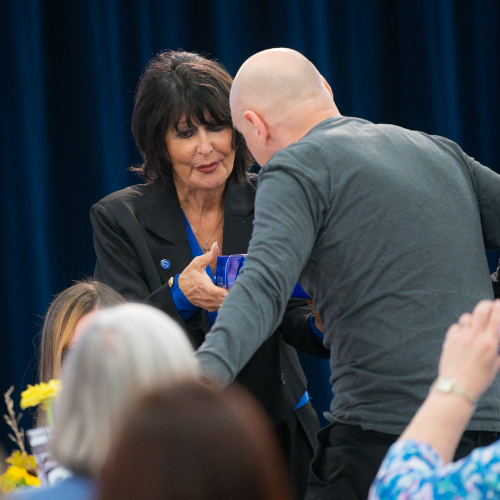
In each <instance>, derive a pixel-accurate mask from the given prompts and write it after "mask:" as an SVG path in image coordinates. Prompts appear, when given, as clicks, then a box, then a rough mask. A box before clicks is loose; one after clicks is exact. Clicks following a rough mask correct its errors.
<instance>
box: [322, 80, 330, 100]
mask: <svg viewBox="0 0 500 500" xmlns="http://www.w3.org/2000/svg"><path fill="white" fill-rule="evenodd" d="M321 78H323V85H324V86H325V87H326V90H328V92H329V93H330V95H331V96H332V99H333V91H332V87H330V84H329V83H328V82H327V81H326V80H325V78H324V77H323V76H321Z"/></svg>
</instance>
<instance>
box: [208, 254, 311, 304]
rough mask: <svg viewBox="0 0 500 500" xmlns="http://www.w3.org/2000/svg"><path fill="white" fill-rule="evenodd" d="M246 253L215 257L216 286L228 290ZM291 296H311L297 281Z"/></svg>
mask: <svg viewBox="0 0 500 500" xmlns="http://www.w3.org/2000/svg"><path fill="white" fill-rule="evenodd" d="M245 259H246V254H234V255H219V256H218V257H217V270H216V275H215V279H216V281H217V286H220V287H221V288H225V289H226V290H230V289H231V288H232V286H233V285H234V282H235V281H236V278H237V277H238V274H239V272H240V269H241V268H242V267H243V264H244V263H245ZM292 297H294V298H297V299H310V298H311V297H310V296H309V295H308V294H307V293H306V292H305V291H304V289H303V288H302V287H301V286H300V285H299V284H298V283H297V284H296V285H295V288H294V289H293V292H292Z"/></svg>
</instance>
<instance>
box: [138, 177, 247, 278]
mask: <svg viewBox="0 0 500 500" xmlns="http://www.w3.org/2000/svg"><path fill="white" fill-rule="evenodd" d="M254 201H255V187H254V186H253V185H252V184H250V183H246V184H243V185H236V184H228V185H227V188H226V192H225V197H224V238H223V248H222V252H223V253H224V255H232V254H237V253H246V252H247V249H248V243H249V242H250V238H251V237H252V231H253V218H254ZM145 229H146V233H147V240H148V246H149V249H150V251H151V255H152V257H153V260H154V264H155V266H156V268H157V269H158V273H159V275H160V278H161V281H162V283H166V282H167V281H168V280H169V279H170V277H172V276H175V275H176V274H180V273H181V272H182V271H183V270H184V269H185V268H186V267H187V266H188V265H189V263H190V262H191V261H192V259H193V258H192V256H191V248H190V247H189V242H188V239H187V234H186V227H185V224H184V217H183V215H182V210H181V208H180V205H179V201H178V198H177V193H176V191H175V188H174V187H173V186H171V187H170V188H168V189H167V190H164V191H160V190H158V189H154V188H151V196H150V202H149V212H148V216H147V221H146V225H145ZM162 261H163V262H164V261H168V264H165V263H164V266H166V265H168V266H169V267H168V268H167V269H164V267H162V264H161V263H162Z"/></svg>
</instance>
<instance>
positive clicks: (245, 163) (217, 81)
mask: <svg viewBox="0 0 500 500" xmlns="http://www.w3.org/2000/svg"><path fill="white" fill-rule="evenodd" d="M231 84H232V79H231V77H230V75H229V74H228V73H227V71H226V70H225V69H224V68H223V67H222V66H221V65H220V64H219V63H217V62H215V61H210V60H208V59H206V58H204V57H202V56H200V55H198V54H193V53H189V52H163V53H161V54H159V55H157V56H156V57H155V59H153V60H152V61H151V62H150V63H149V64H148V66H147V68H146V70H145V72H144V74H143V76H142V77H141V80H140V82H139V86H138V89H137V93H136V98H135V106H134V111H133V116H132V132H133V134H134V137H135V141H136V144H137V147H138V148H139V151H140V153H141V155H142V157H143V160H144V162H143V164H142V165H141V166H140V167H137V168H135V170H136V171H138V172H140V173H141V174H142V176H143V178H144V180H145V181H146V184H139V185H136V186H132V187H129V188H127V189H124V190H121V191H118V192H116V193H113V194H111V195H109V196H107V197H106V198H104V199H103V200H101V201H100V202H98V203H97V204H96V205H94V206H93V207H92V210H91V220H92V225H93V229H94V246H95V250H96V254H97V264H96V269H95V279H97V280H99V281H102V282H104V283H106V284H108V285H109V286H111V287H112V288H114V289H115V290H116V291H118V292H119V293H121V294H122V295H123V296H124V297H125V298H126V299H127V300H131V301H143V302H146V303H148V304H151V305H154V306H155V307H158V308H159V309H161V310H163V311H165V312H167V313H168V314H169V315H171V316H172V317H174V318H176V319H177V320H178V321H179V322H180V323H181V324H183V325H184V328H185V330H186V332H187V334H188V336H189V338H190V339H191V342H192V343H193V346H194V347H195V348H198V347H199V346H200V345H201V344H202V342H203V340H204V338H205V335H206V333H207V332H208V331H209V330H210V326H211V325H212V324H213V322H214V320H215V317H216V315H217V310H218V309H219V308H220V306H221V305H222V303H223V301H224V298H225V296H226V295H227V291H226V290H224V289H222V288H219V287H217V286H216V285H215V279H214V273H215V267H216V260H217V259H216V258H217V254H218V251H219V250H220V251H221V252H222V251H223V252H224V254H226V255H230V254H241V253H246V251H247V247H248V243H249V241H250V238H251V235H252V221H253V217H254V199H255V185H254V184H255V178H252V177H251V176H250V175H249V174H247V171H248V169H249V167H250V166H251V157H250V154H249V152H248V149H247V147H246V144H245V142H244V140H243V139H242V136H241V135H240V134H239V133H238V132H237V131H236V130H235V129H234V128H233V127H232V121H231V113H230V107H229V92H230V89H231ZM254 177H255V176H254ZM314 332H315V325H314V317H313V316H312V314H311V309H310V308H309V307H308V306H307V305H306V304H305V302H304V301H297V300H295V301H294V302H290V304H289V310H288V311H287V313H286V314H285V317H284V319H283V322H282V324H281V326H280V327H279V330H278V331H277V332H276V333H275V334H274V335H273V336H272V337H271V338H270V339H269V340H268V341H267V342H266V343H264V344H263V345H262V346H261V348H260V349H259V351H258V352H257V353H256V354H255V355H254V356H253V358H252V359H251V360H250V361H249V363H248V364H247V365H246V366H245V368H244V369H243V370H242V371H241V372H240V374H239V375H238V378H237V380H238V381H239V382H240V383H241V384H242V385H244V386H246V387H247V388H248V389H249V390H250V391H251V392H252V393H253V394H254V395H255V396H256V397H257V399H258V400H259V401H260V403H261V404H262V405H263V406H264V408H265V409H266V410H267V412H268V414H269V415H270V416H271V418H272V420H273V422H274V424H275V426H276V431H277V433H278V435H279V436H280V438H281V442H282V445H283V448H284V450H285V452H286V455H287V458H288V463H289V466H290V470H291V475H292V477H293V479H294V481H295V487H296V491H297V495H298V498H303V496H304V494H305V489H306V486H307V476H308V466H309V462H310V459H311V457H312V453H313V448H314V447H315V440H316V438H315V433H316V431H317V430H318V428H319V422H318V418H317V415H316V414H315V412H314V410H313V409H312V406H311V404H310V403H309V402H308V396H307V391H306V388H307V387H306V380H305V377H304V374H303V372H302V368H301V366H300V363H299V360H298V357H297V353H296V352H295V349H293V348H292V347H291V346H294V347H296V348H299V349H300V350H303V351H306V352H309V353H313V354H320V355H323V356H328V354H327V353H326V352H321V347H322V346H320V347H319V348H318V347H317V345H316V344H315V343H314V337H313V336H312V333H314ZM316 333H317V331H316ZM250 334H251V332H249V335H250ZM285 342H287V343H285ZM289 344H290V345H289ZM317 349H319V350H320V351H318V350H317ZM323 349H324V348H323Z"/></svg>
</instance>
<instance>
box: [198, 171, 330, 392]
mask: <svg viewBox="0 0 500 500" xmlns="http://www.w3.org/2000/svg"><path fill="white" fill-rule="evenodd" d="M314 191H315V188H314V186H312V185H311V183H310V182H309V181H307V180H305V179H304V178H302V177H301V176H300V175H298V174H296V173H294V172H293V171H290V169H287V168H286V167H283V168H280V169H276V168H273V169H271V170H270V171H267V169H266V171H265V173H264V174H263V179H262V181H261V183H260V185H259V189H258V190H257V197H256V203H255V221H254V231H253V236H252V240H251V242H250V246H249V249H248V256H247V259H246V261H245V267H244V268H243V271H242V272H241V274H240V276H239V277H238V280H237V281H236V283H235V285H234V286H233V288H232V289H231V292H230V293H229V295H228V296H227V298H226V300H225V301H224V305H223V307H222V308H221V309H220V311H219V315H218V317H217V321H216V323H215V324H214V326H213V328H212V330H211V331H210V332H209V334H208V335H207V337H206V340H205V342H204V343H203V344H202V346H201V347H200V349H199V350H198V351H197V353H196V355H197V357H198V359H199V361H200V363H201V366H202V372H203V375H205V376H206V377H208V378H210V379H211V380H213V381H214V382H215V383H216V384H217V385H220V386H225V385H227V384H228V383H230V382H231V381H232V380H233V379H234V377H235V376H236V374H237V373H238V372H239V371H240V370H241V368H242V367H243V366H244V365H245V364H246V362H247V361H248V360H249V359H250V357H251V356H252V355H253V353H254V352H255V351H256V350H257V349H258V348H259V346H260V345H261V344H262V343H263V342H264V341H265V340H266V339H267V338H268V337H269V336H270V335H271V334H272V332H274V330H275V329H276V328H277V327H278V325H279V323H280V321H281V318H282V316H283V313H284V311H285V308H286V305H287V301H288V298H289V297H290V295H291V293H292V290H293V287H294V285H295V283H296V282H297V279H298V277H299V275H300V273H301V271H302V269H303V267H304V265H305V264H306V262H307V260H308V258H309V256H310V253H311V250H312V248H313V245H314V241H315V238H316V234H317V231H318V229H319V226H320V220H319V219H320V213H321V210H320V209H319V205H320V203H319V202H318V198H319V197H318V195H317V193H315V192H314Z"/></svg>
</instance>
